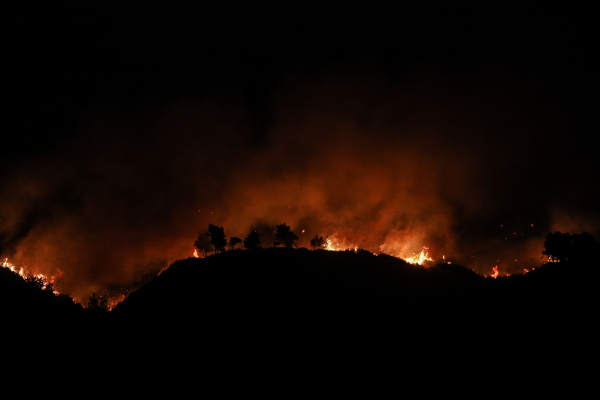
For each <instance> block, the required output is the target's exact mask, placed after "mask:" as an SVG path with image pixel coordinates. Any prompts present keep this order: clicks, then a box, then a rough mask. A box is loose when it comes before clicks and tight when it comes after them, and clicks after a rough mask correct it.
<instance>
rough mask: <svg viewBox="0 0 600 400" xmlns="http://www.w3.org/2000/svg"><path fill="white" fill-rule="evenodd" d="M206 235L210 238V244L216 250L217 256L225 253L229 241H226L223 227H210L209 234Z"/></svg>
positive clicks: (211, 225)
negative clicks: (221, 252)
mask: <svg viewBox="0 0 600 400" xmlns="http://www.w3.org/2000/svg"><path fill="white" fill-rule="evenodd" d="M205 235H207V236H210V244H212V245H213V247H214V248H215V254H216V253H217V252H219V251H225V246H227V239H225V229H223V227H222V226H221V227H218V226H215V225H213V224H210V225H208V232H206V233H205Z"/></svg>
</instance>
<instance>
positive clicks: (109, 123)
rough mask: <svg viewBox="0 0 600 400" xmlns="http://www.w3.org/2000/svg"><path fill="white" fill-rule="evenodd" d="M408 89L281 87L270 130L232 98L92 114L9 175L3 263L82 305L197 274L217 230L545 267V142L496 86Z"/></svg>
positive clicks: (1, 206) (326, 78)
mask: <svg viewBox="0 0 600 400" xmlns="http://www.w3.org/2000/svg"><path fill="white" fill-rule="evenodd" d="M413 78H414V79H412V80H411V81H410V83H406V82H398V81H390V80H386V79H384V78H382V77H380V76H373V75H371V76H363V77H352V78H350V77H344V76H341V75H333V74H330V75H321V76H319V77H313V78H302V79H301V78H296V79H295V80H290V81H289V82H288V83H287V84H286V85H285V87H283V88H281V89H280V90H279V91H278V92H276V93H274V95H273V98H272V101H271V102H270V104H269V113H270V115H271V119H270V123H269V124H268V126H267V128H266V129H262V128H261V127H260V126H259V125H260V124H257V123H256V121H255V118H254V116H253V114H252V112H251V111H249V107H247V106H246V105H245V104H244V102H243V101H242V100H240V98H239V97H236V96H229V97H227V96H224V97H220V98H218V99H212V100H205V101H202V102H200V101H198V102H196V101H192V100H187V101H180V102H174V103H171V104H169V105H166V106H161V107H156V106H154V107H150V106H149V107H148V108H146V109H142V110H138V111H137V112H135V113H129V114H126V115H115V114H113V113H111V112H108V111H105V112H103V111H96V112H94V113H91V114H90V116H89V117H88V118H87V120H86V123H85V124H82V126H81V127H80V129H79V132H78V135H77V136H76V137H73V138H71V139H70V140H69V141H65V142H64V143H63V144H62V145H61V146H60V147H59V148H58V149H56V150H55V151H53V152H52V153H51V154H44V155H42V156H39V155H38V156H35V157H24V158H22V159H20V160H18V161H16V162H15V163H13V164H12V165H10V166H8V168H9V172H8V173H6V174H4V176H5V178H3V181H2V187H3V189H4V190H3V195H2V197H1V199H0V218H1V219H0V222H1V225H0V228H1V229H0V240H1V243H0V246H1V247H0V250H1V252H2V253H3V256H5V257H10V259H11V261H12V262H13V263H14V264H16V265H20V266H24V267H26V268H28V269H29V270H30V271H36V272H40V273H44V274H46V275H48V276H50V275H53V276H60V279H59V280H58V284H57V288H58V290H60V291H61V292H63V293H71V294H73V295H74V296H75V297H76V298H78V299H80V300H84V299H86V298H87V296H88V295H90V294H91V293H92V292H96V293H101V292H102V291H103V290H106V289H107V288H111V290H112V291H117V292H118V290H120V288H124V289H123V290H125V289H127V288H131V286H132V285H135V284H136V283H137V284H139V282H140V280H143V276H148V275H152V274H155V273H157V272H158V271H160V270H161V269H163V268H165V267H166V266H168V265H169V264H170V263H171V262H173V261H175V260H176V259H181V258H186V257H189V256H191V254H192V251H193V247H192V246H193V243H194V241H195V239H196V237H197V235H198V234H199V233H201V232H205V231H206V229H207V227H208V224H209V223H212V224H215V225H223V226H224V227H225V232H226V234H227V235H228V236H237V237H241V238H242V237H245V236H247V235H248V233H249V232H250V231H252V230H257V231H258V232H259V233H260V234H261V238H262V242H263V246H264V245H266V246H268V245H270V244H271V243H272V241H273V239H272V234H271V237H269V236H268V234H269V232H272V231H274V230H275V225H276V224H281V223H283V222H285V223H287V224H288V225H290V226H291V227H292V230H293V231H294V232H296V234H298V235H299V237H300V240H299V243H298V244H299V246H306V247H308V246H309V242H310V239H312V238H313V237H314V235H315V234H318V235H320V236H328V235H335V237H337V238H339V239H340V240H343V241H344V242H345V243H347V244H352V245H355V246H358V247H360V248H365V249H368V250H371V251H377V250H378V249H379V248H380V246H381V245H383V244H385V245H386V246H385V249H386V251H388V252H390V253H393V254H403V255H412V254H413V253H415V252H419V251H420V250H421V248H422V247H423V246H427V247H429V248H430V255H432V256H433V257H434V258H441V256H442V255H445V256H446V257H450V258H452V259H455V260H457V261H459V262H462V263H464V264H467V265H468V266H470V267H472V268H473V269H475V270H477V271H479V272H481V273H489V271H491V268H492V267H493V266H494V265H499V264H500V270H501V271H503V272H516V271H520V270H522V269H523V268H529V267H530V266H531V264H532V263H533V265H536V263H537V264H539V263H540V262H541V260H539V256H541V251H542V249H543V248H542V245H543V236H544V235H545V233H547V232H548V231H549V229H550V227H551V226H552V227H553V228H552V229H554V227H556V226H557V225H556V224H557V222H556V218H555V219H554V220H552V219H551V217H550V214H551V213H552V212H553V211H552V207H553V204H555V203H553V202H552V201H551V200H552V199H554V197H553V192H552V191H551V190H549V188H550V187H560V184H561V182H562V181H563V180H564V177H563V176H562V175H560V174H558V173H557V172H556V171H557V169H556V168H557V167H555V166H554V164H553V163H552V162H549V161H548V159H547V151H540V150H536V148H535V147H536V146H537V145H540V143H542V144H543V143H545V142H544V141H545V134H546V133H545V132H543V129H544V127H539V126H535V124H531V123H530V121H531V120H532V119H535V118H534V117H535V116H531V115H524V113H526V111H525V108H524V105H523V103H522V101H520V100H518V99H516V98H515V96H513V95H511V93H506V91H503V90H501V89H500V87H501V86H502V85H500V84H497V85H496V86H495V87H492V88H491V89H490V87H487V86H486V87H485V88H482V87H476V88H472V89H470V90H468V91H467V90H464V89H460V90H459V89H457V88H456V87H454V86H452V85H451V84H449V83H448V82H446V81H445V80H444V79H443V78H440V77H438V76H430V75H419V76H416V77H413ZM547 149H548V147H546V150H547ZM551 149H555V147H551ZM553 173H554V175H552V174H553ZM573 190H575V189H573ZM581 190H584V189H581ZM580 195H582V196H583V195H585V191H583V192H581V193H580ZM565 212H566V213H567V214H568V213H569V209H568V207H567V209H566V211H565ZM581 215H582V217H581V218H583V219H585V215H587V214H586V211H585V210H583V211H581ZM561 220H563V221H564V220H565V218H564V217H561ZM597 220H598V219H597V218H595V219H594V220H593V221H597ZM532 224H533V226H532ZM551 224H552V225H551ZM594 224H595V223H594V222H589V223H588V224H587V225H585V224H584V225H585V226H586V228H585V229H588V228H587V227H588V226H590V227H591V226H597V224H595V225H594ZM500 225H502V226H500ZM559 225H560V224H559ZM560 226H565V225H560ZM577 226H578V223H574V224H571V225H569V227H570V228H569V229H571V227H573V228H572V230H573V231H574V230H575V229H577ZM580 226H583V225H580ZM590 229H591V228H590ZM302 230H304V233H301V232H302ZM511 235H512V236H511ZM513 260H519V261H513ZM512 263H514V264H512ZM84 301H85V300H84Z"/></svg>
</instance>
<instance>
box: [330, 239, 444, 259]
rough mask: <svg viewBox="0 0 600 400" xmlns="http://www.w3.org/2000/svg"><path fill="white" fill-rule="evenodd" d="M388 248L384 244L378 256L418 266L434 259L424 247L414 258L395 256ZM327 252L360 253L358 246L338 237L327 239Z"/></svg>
mask: <svg viewBox="0 0 600 400" xmlns="http://www.w3.org/2000/svg"><path fill="white" fill-rule="evenodd" d="M387 248H388V246H387V245H386V244H385V243H384V244H382V245H381V246H379V251H378V254H389V255H391V256H393V257H396V258H400V259H402V260H404V261H406V262H408V263H411V264H418V265H423V263H424V262H425V261H433V258H431V257H430V256H429V247H425V246H423V249H422V250H421V252H420V253H418V254H415V255H413V256H410V257H408V256H404V255H402V254H393V253H387V251H386V249H387ZM325 250H329V251H346V250H351V251H355V252H357V251H358V246H356V245H354V244H352V243H350V242H349V241H348V240H347V239H346V238H338V237H336V236H333V235H332V236H327V239H325Z"/></svg>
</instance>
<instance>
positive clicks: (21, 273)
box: [2, 258, 59, 295]
mask: <svg viewBox="0 0 600 400" xmlns="http://www.w3.org/2000/svg"><path fill="white" fill-rule="evenodd" d="M2 267H3V268H8V269H10V270H11V271H12V272H14V273H16V274H18V275H19V276H20V277H21V278H23V279H28V278H31V277H33V278H37V279H41V280H42V282H44V285H43V289H45V288H46V287H47V286H48V285H49V284H52V285H53V284H54V277H53V276H51V277H50V279H48V278H47V277H46V275H44V274H31V275H28V274H27V273H26V272H25V270H24V269H23V267H19V268H18V269H17V267H16V266H14V265H13V264H11V263H10V262H8V258H5V259H4V262H3V263H2ZM53 293H54V294H55V295H58V294H59V293H58V292H57V291H56V290H53Z"/></svg>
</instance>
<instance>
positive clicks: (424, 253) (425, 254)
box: [403, 246, 433, 265]
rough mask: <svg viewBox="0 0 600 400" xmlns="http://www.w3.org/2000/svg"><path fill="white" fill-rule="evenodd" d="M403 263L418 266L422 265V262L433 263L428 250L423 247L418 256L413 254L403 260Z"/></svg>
mask: <svg viewBox="0 0 600 400" xmlns="http://www.w3.org/2000/svg"><path fill="white" fill-rule="evenodd" d="M403 260H404V261H406V262H408V263H411V264H419V265H423V262H424V261H433V259H432V258H431V257H429V248H428V247H425V246H423V250H421V252H420V253H419V254H415V255H414V256H412V257H407V258H403Z"/></svg>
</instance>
